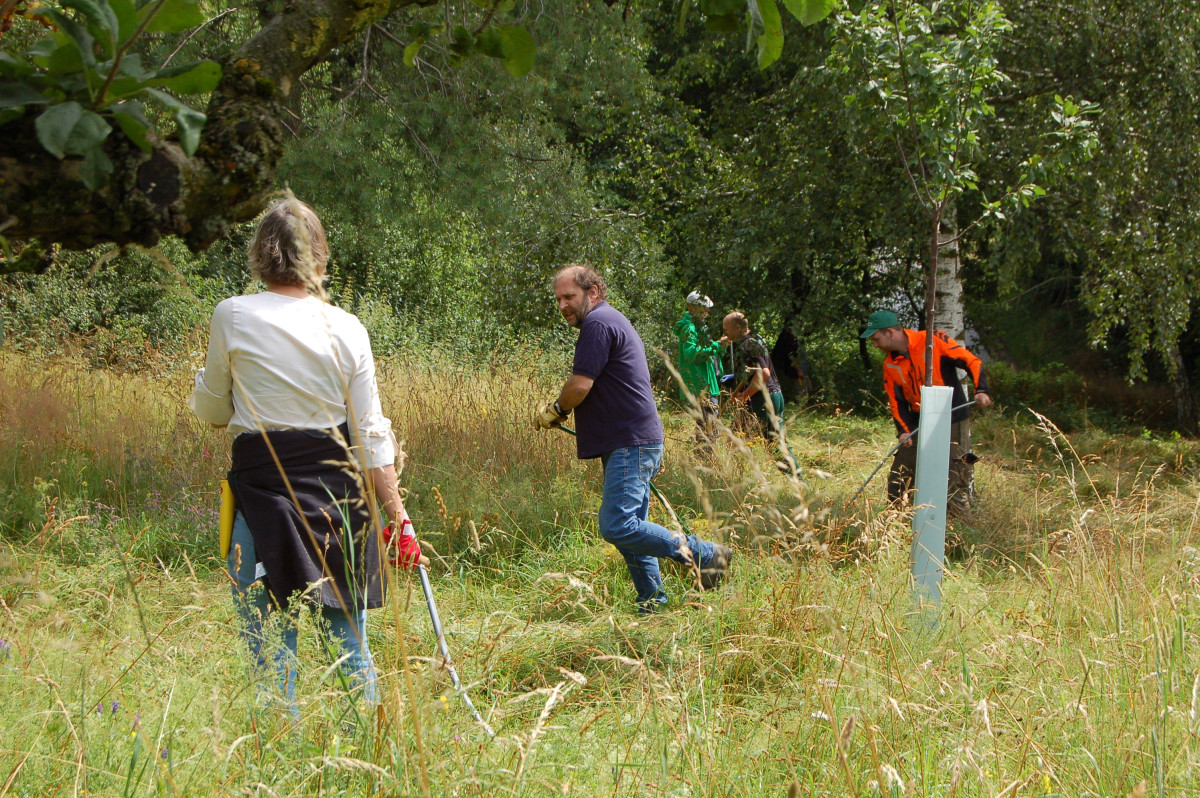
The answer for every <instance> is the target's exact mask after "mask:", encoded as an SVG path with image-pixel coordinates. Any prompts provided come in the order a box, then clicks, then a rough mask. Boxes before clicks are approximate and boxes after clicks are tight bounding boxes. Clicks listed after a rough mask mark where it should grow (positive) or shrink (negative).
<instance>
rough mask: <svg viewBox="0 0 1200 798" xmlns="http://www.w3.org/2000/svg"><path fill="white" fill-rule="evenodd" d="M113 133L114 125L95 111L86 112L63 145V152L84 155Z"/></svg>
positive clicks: (77, 121)
mask: <svg viewBox="0 0 1200 798" xmlns="http://www.w3.org/2000/svg"><path fill="white" fill-rule="evenodd" d="M110 133H112V125H110V124H108V122H107V121H105V119H104V117H102V116H100V114H98V113H96V112H94V111H84V112H83V113H82V114H80V115H79V119H77V120H76V121H75V125H74V126H73V127H72V128H71V133H70V135H68V136H67V140H66V142H65V143H64V144H63V152H65V153H66V154H67V155H84V154H86V153H87V152H88V151H89V150H91V149H92V148H93V147H98V146H100V144H101V143H102V142H103V141H104V140H105V139H106V138H108V134H110Z"/></svg>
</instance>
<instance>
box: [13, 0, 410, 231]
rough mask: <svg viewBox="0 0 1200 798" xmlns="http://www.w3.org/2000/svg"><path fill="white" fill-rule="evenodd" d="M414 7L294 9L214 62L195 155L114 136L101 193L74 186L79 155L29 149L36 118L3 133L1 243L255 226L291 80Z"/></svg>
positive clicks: (326, 4)
mask: <svg viewBox="0 0 1200 798" xmlns="http://www.w3.org/2000/svg"><path fill="white" fill-rule="evenodd" d="M414 4H417V0H381V1H380V2H371V1H370V0H296V2H289V3H287V4H285V6H284V10H283V11H282V12H281V13H279V14H277V15H276V16H275V17H273V18H272V19H271V20H270V21H268V22H267V23H266V24H265V25H264V26H263V28H262V29H261V30H260V31H259V32H258V33H257V34H256V35H255V36H254V37H253V38H251V39H250V40H249V41H247V42H246V43H245V44H244V45H242V47H241V48H240V49H239V50H238V52H237V53H236V54H235V55H234V56H233V57H231V58H230V59H229V61H228V62H227V63H225V64H223V74H222V77H221V83H220V85H218V86H217V88H216V90H215V91H214V92H213V94H212V97H211V99H210V101H209V104H208V109H207V114H208V122H207V123H206V124H205V125H204V130H203V131H202V133H201V137H200V146H199V148H198V149H197V151H196V153H195V155H193V156H191V157H188V156H187V155H185V154H184V152H183V150H182V149H180V147H179V145H178V143H176V142H174V141H169V140H168V141H157V140H156V141H155V142H154V148H153V150H152V151H151V152H149V153H146V152H142V151H141V150H140V149H138V148H137V147H136V146H134V145H133V144H132V143H131V142H130V141H129V139H127V138H126V137H125V136H124V135H123V134H122V133H121V132H120V130H114V131H113V134H112V135H111V136H109V139H108V141H107V142H106V143H105V145H104V151H105V153H106V154H107V155H108V157H109V158H111V159H112V161H113V164H114V167H115V168H114V171H113V174H112V177H111V179H110V181H109V183H108V185H106V186H104V187H103V188H101V189H99V190H96V191H91V190H89V189H88V188H86V187H85V186H84V185H83V183H82V182H81V181H80V180H79V177H78V174H79V168H80V165H81V163H82V159H81V158H64V159H63V160H61V161H60V160H58V159H56V158H55V157H54V156H53V155H51V154H49V153H48V152H46V151H45V150H44V149H43V148H42V147H41V145H40V144H39V143H38V141H37V136H36V134H35V131H34V117H33V116H32V115H27V116H26V117H25V118H23V119H22V120H19V121H17V122H12V123H9V124H7V125H5V126H4V134H3V135H2V136H0V226H2V225H4V224H5V223H6V222H11V224H10V225H9V226H8V229H7V230H6V231H5V235H8V236H11V237H14V238H33V237H40V238H43V239H44V240H47V241H55V242H58V243H61V244H62V245H63V246H65V247H68V248H71V249H85V248H87V247H91V246H95V245H96V244H102V243H106V242H112V243H116V244H120V245H125V244H142V245H145V246H152V245H154V244H156V243H157V242H158V240H159V239H160V238H161V237H162V236H164V235H177V236H179V237H180V238H182V239H183V240H184V241H185V242H186V243H187V245H188V246H189V247H191V248H192V249H193V250H201V249H204V248H205V247H207V246H209V245H210V244H212V243H213V242H214V241H216V240H217V239H218V238H220V237H221V236H222V235H223V234H224V233H225V231H226V230H228V229H229V226H230V225H231V224H235V223H237V222H242V221H246V220H248V219H252V218H254V216H255V215H257V214H258V213H259V211H261V210H262V207H263V205H264V204H265V203H266V201H267V199H268V197H269V196H270V194H271V193H272V191H274V190H275V188H276V186H275V173H276V170H277V169H278V166H279V161H280V158H281V156H282V153H283V145H284V140H285V130H284V127H283V125H282V124H281V122H280V119H281V117H282V114H283V107H284V104H285V103H286V102H287V100H288V98H289V96H290V95H291V92H292V89H293V88H294V86H295V85H296V81H297V79H298V78H299V77H300V76H301V75H303V74H304V73H305V72H306V71H308V69H310V68H311V67H312V66H314V65H315V64H317V63H318V62H319V61H320V60H321V59H322V58H324V57H325V56H326V55H327V54H328V53H329V51H330V50H331V49H333V48H334V47H336V46H337V45H339V44H341V43H342V42H345V41H347V40H349V39H350V38H352V37H353V36H355V35H356V34H357V33H359V32H360V31H362V30H363V29H364V28H366V27H367V26H368V25H370V24H372V23H373V22H376V21H377V20H379V19H382V18H383V17H385V16H387V15H388V14H391V13H392V12H394V11H396V10H397V9H399V8H402V7H405V6H409V5H414Z"/></svg>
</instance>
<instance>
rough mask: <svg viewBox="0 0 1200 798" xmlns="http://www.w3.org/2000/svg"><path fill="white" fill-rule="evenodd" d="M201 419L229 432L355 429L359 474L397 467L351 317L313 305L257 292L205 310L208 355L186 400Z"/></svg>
mask: <svg viewBox="0 0 1200 798" xmlns="http://www.w3.org/2000/svg"><path fill="white" fill-rule="evenodd" d="M188 406H189V407H191V408H192V411H193V412H195V414H196V415H197V416H199V417H200V419H201V420H203V421H207V422H209V423H210V424H217V425H224V424H227V425H228V429H229V434H230V435H232V436H235V437H236V436H237V435H240V434H241V433H243V432H250V431H255V430H276V429H329V428H332V427H337V426H339V425H341V424H342V423H344V422H346V421H348V420H349V421H350V425H351V426H352V427H357V429H358V432H359V435H360V437H361V445H362V448H363V458H362V460H363V465H364V467H366V468H377V467H379V466H385V465H391V464H392V463H393V462H394V461H395V459H396V444H395V438H394V437H393V435H392V424H391V422H390V421H389V420H388V419H387V418H386V417H384V415H383V409H382V407H381V406H380V403H379V388H378V386H377V385H376V382H375V359H374V357H373V356H372V354H371V341H370V339H369V338H368V336H367V331H366V329H365V328H364V327H363V326H362V323H361V322H359V320H358V319H357V318H355V316H354V315H353V314H351V313H347V312H346V311H344V310H342V309H341V308H337V307H334V306H333V305H330V304H328V303H327V302H323V301H321V300H320V299H317V298H316V297H313V296H309V297H305V298H303V299H301V298H297V297H290V296H285V295H282V294H277V293H273V292H270V291H264V292H262V293H259V294H251V295H248V296H236V297H231V298H230V299H226V300H225V301H223V302H221V304H219V305H217V308H216V310H215V311H214V312H213V317H212V328H211V335H210V337H209V341H208V356H207V358H206V359H205V364H204V368H202V369H200V371H198V372H197V373H196V384H195V387H194V389H193V390H192V396H191V398H190V399H189V400H188Z"/></svg>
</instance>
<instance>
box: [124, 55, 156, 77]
mask: <svg viewBox="0 0 1200 798" xmlns="http://www.w3.org/2000/svg"><path fill="white" fill-rule="evenodd" d="M120 72H121V74H122V75H128V76H129V77H131V78H139V79H141V80H145V79H146V78H148V77H150V73H149V72H148V71H147V70H146V68H145V67H144V66H142V54H141V53H126V54H125V57H124V58H122V59H121V67H120Z"/></svg>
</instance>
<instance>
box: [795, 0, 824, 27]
mask: <svg viewBox="0 0 1200 798" xmlns="http://www.w3.org/2000/svg"><path fill="white" fill-rule="evenodd" d="M833 3H834V0H783V4H784V5H785V6H787V10H788V11H791V12H792V16H793V17H795V18H796V19H798V20H800V22H802V23H803V24H805V25H812V24H814V23H816V22H820V21H821V20H823V19H825V17H827V16H829V15H830V14H832V13H833Z"/></svg>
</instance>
